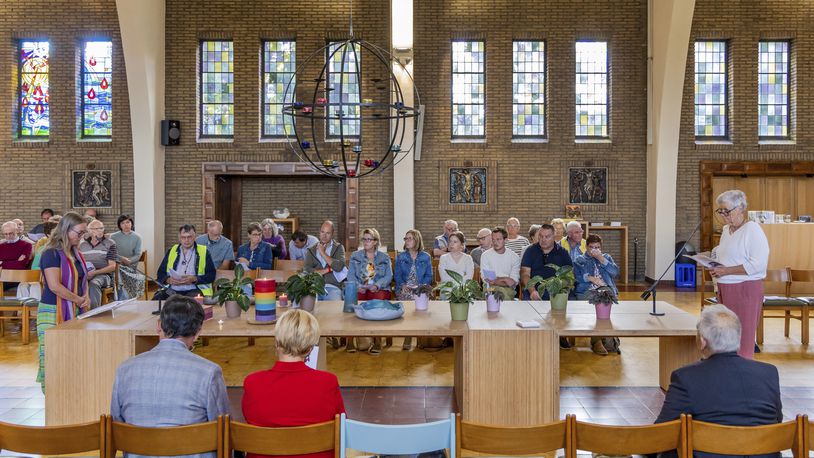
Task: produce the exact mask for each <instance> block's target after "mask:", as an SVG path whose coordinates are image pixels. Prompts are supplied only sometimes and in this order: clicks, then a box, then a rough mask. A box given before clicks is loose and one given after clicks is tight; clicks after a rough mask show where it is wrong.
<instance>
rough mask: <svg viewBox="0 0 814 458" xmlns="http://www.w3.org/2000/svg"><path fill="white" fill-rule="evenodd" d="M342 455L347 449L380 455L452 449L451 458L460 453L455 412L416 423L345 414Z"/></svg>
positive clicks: (341, 444) (340, 454)
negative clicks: (361, 418) (368, 420)
mask: <svg viewBox="0 0 814 458" xmlns="http://www.w3.org/2000/svg"><path fill="white" fill-rule="evenodd" d="M340 421H341V426H340V436H339V437H340V439H339V457H340V458H346V457H347V454H346V452H347V449H349V448H350V449H353V450H358V451H364V452H368V453H375V454H377V455H383V454H385V455H414V454H418V453H426V452H431V451H434V450H442V449H449V458H455V457H456V451H455V414H450V415H449V418H448V419H446V420H441V421H435V422H432V423H419V424H414V425H377V424H373V423H363V422H361V421H356V420H349V419H348V418H347V417H346V416H345V414H344V413H343V414H342V416H341V419H340Z"/></svg>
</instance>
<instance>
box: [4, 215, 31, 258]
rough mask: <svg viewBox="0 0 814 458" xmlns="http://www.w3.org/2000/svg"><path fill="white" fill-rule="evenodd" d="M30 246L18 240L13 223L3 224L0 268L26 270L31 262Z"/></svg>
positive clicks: (15, 225)
mask: <svg viewBox="0 0 814 458" xmlns="http://www.w3.org/2000/svg"><path fill="white" fill-rule="evenodd" d="M31 249H32V245H31V244H30V243H28V242H26V241H24V240H22V239H21V238H20V235H19V233H18V232H17V224H16V223H15V222H14V221H7V222H5V223H3V243H0V268H2V269H11V270H23V269H27V268H28V265H29V263H30V260H31Z"/></svg>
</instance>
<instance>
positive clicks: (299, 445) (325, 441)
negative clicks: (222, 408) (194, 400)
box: [223, 415, 340, 456]
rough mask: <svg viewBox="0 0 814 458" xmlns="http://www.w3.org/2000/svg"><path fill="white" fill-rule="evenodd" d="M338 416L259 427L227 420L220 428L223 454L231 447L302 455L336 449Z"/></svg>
mask: <svg viewBox="0 0 814 458" xmlns="http://www.w3.org/2000/svg"><path fill="white" fill-rule="evenodd" d="M339 427H340V421H339V415H337V416H336V418H335V419H334V420H333V421H326V422H325V423H318V424H315V425H308V426H298V427H290V428H289V427H286V428H263V427H260V426H252V425H249V424H246V423H239V422H234V421H230V420H229V419H228V418H227V426H226V428H225V429H224V430H225V432H226V434H225V436H224V441H223V442H224V445H225V447H226V454H227V456H232V454H231V451H232V450H240V451H242V452H246V453H256V454H260V455H304V454H307V453H319V452H325V451H329V450H333V451H335V454H336V453H338V451H339Z"/></svg>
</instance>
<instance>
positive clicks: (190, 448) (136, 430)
mask: <svg viewBox="0 0 814 458" xmlns="http://www.w3.org/2000/svg"><path fill="white" fill-rule="evenodd" d="M105 421H106V424H107V441H106V449H107V457H108V458H114V457H115V456H116V452H117V451H119V450H121V451H122V452H128V453H134V454H137V455H151V456H173V455H192V454H197V453H207V452H215V453H216V455H215V456H217V457H220V456H223V424H224V417H223V416H222V415H221V416H219V417H218V419H217V421H210V422H208V423H198V424H195V425H187V426H173V427H167V428H149V427H144V426H134V425H128V424H126V423H119V422H116V421H113V419H112V418H111V417H110V415H107V416H106V418H105Z"/></svg>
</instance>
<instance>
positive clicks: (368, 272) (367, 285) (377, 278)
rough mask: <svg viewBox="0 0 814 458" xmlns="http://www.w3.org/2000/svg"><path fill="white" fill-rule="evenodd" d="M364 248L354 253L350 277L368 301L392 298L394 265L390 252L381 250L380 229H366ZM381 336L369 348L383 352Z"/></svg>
mask: <svg viewBox="0 0 814 458" xmlns="http://www.w3.org/2000/svg"><path fill="white" fill-rule="evenodd" d="M359 238H361V239H362V247H363V248H362V249H361V250H358V251H355V252H353V254H351V255H350V262H349V263H348V264H349V265H348V280H347V281H349V282H354V283H356V291H357V297H358V299H359V300H362V301H366V300H371V299H384V300H390V282H391V281H392V280H393V269H392V267H391V265H390V256H388V255H387V253H384V252H381V251H379V242H380V240H381V239H380V237H379V231H377V230H376V229H373V228H372V227H370V228H367V229H365V230H363V231H362V235H361V236H360V237H359ZM355 346H356V345H355V344H354V339H348V347H347V349H346V350H347V351H349V352H353V348H355ZM381 347H382V345H381V339H380V338H378V337H376V338H374V339H373V345H371V346H370V348H369V349H368V352H369V353H371V354H374V355H375V354H379V353H381V351H382V350H381Z"/></svg>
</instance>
